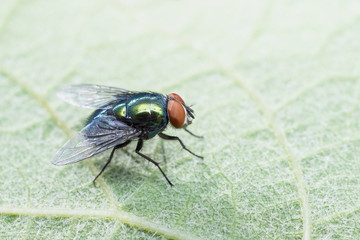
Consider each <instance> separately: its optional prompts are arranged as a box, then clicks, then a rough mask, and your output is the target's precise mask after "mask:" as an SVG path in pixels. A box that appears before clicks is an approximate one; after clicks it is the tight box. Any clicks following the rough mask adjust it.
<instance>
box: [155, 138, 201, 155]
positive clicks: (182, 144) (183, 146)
mask: <svg viewBox="0 0 360 240" xmlns="http://www.w3.org/2000/svg"><path fill="white" fill-rule="evenodd" d="M158 135H159V137H161V138H163V139H165V140H177V141H179V143H180V145H181V146H182V148H183V149H185V150H186V151H188V152H189V153H191V154H192V155H194V156H195V157H198V158H201V159H204V157H203V156H200V155H197V154H195V153H193V152H192V151H190V150H189V149H187V147H186V146H185V145H184V143H183V142H182V141H181V139H180V138H179V137H177V136H169V135H166V134H164V133H159V134H158Z"/></svg>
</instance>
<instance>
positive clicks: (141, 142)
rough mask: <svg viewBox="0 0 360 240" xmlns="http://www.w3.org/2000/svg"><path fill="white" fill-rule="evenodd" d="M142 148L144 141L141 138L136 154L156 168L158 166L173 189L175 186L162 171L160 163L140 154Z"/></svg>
mask: <svg viewBox="0 0 360 240" xmlns="http://www.w3.org/2000/svg"><path fill="white" fill-rule="evenodd" d="M142 147H143V140H142V139H141V138H140V139H139V141H138V144H137V146H136V150H135V152H136V153H137V154H139V155H140V156H142V157H143V158H145V159H146V160H148V161H149V162H151V163H153V164H154V165H155V166H157V167H158V169H159V170H160V172H161V173H162V175H163V176H164V177H165V179H166V181H167V182H168V183H169V184H170V186H171V187H172V186H174V185H173V184H172V183H171V182H170V180H169V179H168V177H167V176H166V174H165V173H164V171H163V170H162V169H161V167H160V166H159V163H157V162H155V161H154V160H152V159H151V158H149V157H148V156H146V155H144V154H142V153H141V152H140V150H141V148H142Z"/></svg>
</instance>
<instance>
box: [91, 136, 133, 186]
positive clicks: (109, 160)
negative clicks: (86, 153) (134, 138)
mask: <svg viewBox="0 0 360 240" xmlns="http://www.w3.org/2000/svg"><path fill="white" fill-rule="evenodd" d="M130 142H131V141H127V142H124V143H122V144H119V145H117V146H115V147H114V148H113V149H112V151H111V154H110V157H109V159H108V160H107V162H106V164H105V165H104V167H103V168H102V169H101V171H100V172H99V173H98V175H96V177H95V178H94V180H93V184H94V185H95V181H96V179H97V178H98V177H100V175H101V174H102V173H103V172H104V170H105V168H106V167H107V166H108V165H109V163H110V162H111V160H112V158H113V156H114V152H115V150H116V149H119V148H122V147H125V146H126V145H128V144H129V143H130Z"/></svg>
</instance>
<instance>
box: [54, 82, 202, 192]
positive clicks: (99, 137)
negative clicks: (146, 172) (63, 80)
mask: <svg viewBox="0 0 360 240" xmlns="http://www.w3.org/2000/svg"><path fill="white" fill-rule="evenodd" d="M57 95H58V97H60V98H61V99H62V100H64V101H66V102H68V103H70V104H73V105H75V106H79V107H84V108H91V109H96V110H95V111H94V112H93V113H92V114H91V115H90V117H89V118H88V120H87V122H86V125H85V127H84V128H83V129H82V130H81V131H80V132H78V133H76V134H75V135H74V136H73V137H72V138H70V139H69V140H68V141H67V142H66V143H65V145H64V146H63V147H62V148H60V149H59V150H58V151H57V152H56V154H55V156H54V158H53V160H52V163H53V164H54V165H68V164H72V163H76V162H79V161H81V160H84V159H87V158H90V157H92V156H94V155H96V154H98V153H100V152H103V151H105V150H108V149H110V148H112V151H111V153H110V156H109V158H108V160H107V162H106V164H105V165H104V167H103V168H102V169H101V171H100V172H99V174H98V175H97V176H96V177H95V178H94V180H93V183H94V184H95V181H96V179H97V178H98V177H99V176H100V175H101V174H102V173H103V172H104V170H105V168H106V167H107V166H108V165H109V163H110V162H111V160H112V158H113V155H114V152H115V150H116V149H119V148H122V147H125V146H126V145H128V144H129V143H130V142H131V141H133V140H137V141H138V142H137V146H136V149H135V152H136V153H137V154H138V155H140V156H141V157H143V158H145V159H146V160H148V161H150V162H151V163H153V164H154V165H155V166H156V167H157V168H158V169H159V170H160V172H161V173H162V175H163V176H164V177H165V179H166V181H167V182H168V183H169V184H170V186H173V184H172V183H171V181H170V180H169V179H168V177H167V176H166V174H165V173H164V171H163V170H162V169H161V167H160V165H159V163H158V162H156V161H154V160H153V159H151V158H150V157H148V156H146V155H144V154H143V153H141V152H140V150H141V148H142V147H143V143H144V140H148V139H151V138H153V137H154V136H156V135H158V136H159V137H160V138H163V139H165V140H176V141H178V142H179V143H180V145H181V146H182V148H183V149H185V150H186V151H188V152H189V153H191V154H192V155H194V156H196V157H198V158H201V159H202V158H203V157H202V156H199V155H197V154H195V153H193V152H192V151H190V150H189V149H188V148H186V146H185V145H184V144H183V142H182V141H181V140H180V138H179V137H177V136H170V135H167V134H165V133H163V131H164V130H165V128H166V126H167V125H168V123H169V121H170V123H171V125H172V126H173V127H175V128H183V129H184V130H185V131H187V132H188V133H189V134H191V135H192V136H195V137H198V138H201V137H200V136H197V135H195V134H193V133H192V132H190V131H189V130H188V129H187V128H186V127H187V126H188V125H189V124H191V122H192V120H193V119H194V111H193V110H192V109H191V108H190V107H189V106H187V105H186V104H185V102H184V100H183V99H182V98H181V97H180V96H179V95H178V94H176V93H171V94H169V95H167V96H164V95H162V94H159V93H154V92H132V91H127V90H124V89H121V88H115V87H107V86H101V85H90V84H81V85H72V86H68V87H65V88H62V89H60V90H59V91H58V92H57Z"/></svg>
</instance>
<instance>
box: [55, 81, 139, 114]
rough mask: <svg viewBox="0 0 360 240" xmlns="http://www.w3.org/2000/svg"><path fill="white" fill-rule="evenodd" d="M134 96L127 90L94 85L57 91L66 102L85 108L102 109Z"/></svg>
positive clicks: (81, 85)
mask: <svg viewBox="0 0 360 240" xmlns="http://www.w3.org/2000/svg"><path fill="white" fill-rule="evenodd" d="M132 94H134V93H133V92H130V91H127V90H125V89H121V88H115V87H108V86H101V85H92V84H80V85H70V86H67V87H64V88H61V89H60V90H58V91H57V96H58V97H59V98H61V99H62V100H64V101H65V102H67V103H70V104H72V105H75V106H79V107H84V108H102V107H103V106H105V105H108V104H110V103H111V102H113V101H116V100H121V99H124V98H126V97H127V96H130V95H132Z"/></svg>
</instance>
